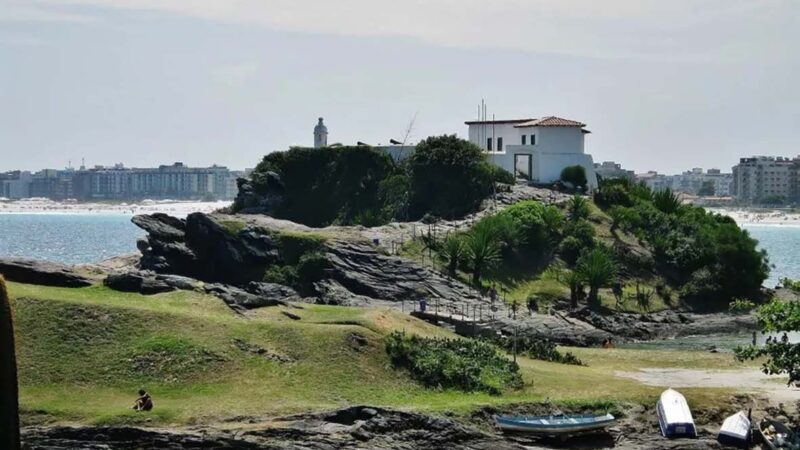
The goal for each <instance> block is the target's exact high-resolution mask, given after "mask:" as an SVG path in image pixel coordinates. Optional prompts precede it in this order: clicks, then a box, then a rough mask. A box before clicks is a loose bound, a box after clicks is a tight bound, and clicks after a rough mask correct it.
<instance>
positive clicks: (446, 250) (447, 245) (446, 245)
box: [439, 233, 467, 276]
mask: <svg viewBox="0 0 800 450" xmlns="http://www.w3.org/2000/svg"><path fill="white" fill-rule="evenodd" d="M439 256H440V257H441V258H442V259H443V260H444V261H445V262H446V263H447V273H448V274H450V276H455V274H456V270H457V269H458V266H459V264H461V262H462V261H464V258H466V256H467V247H466V246H465V245H464V239H463V238H462V237H461V236H459V235H457V234H455V233H453V234H451V235H449V236H447V238H446V239H445V240H444V242H442V248H441V249H440V250H439Z"/></svg>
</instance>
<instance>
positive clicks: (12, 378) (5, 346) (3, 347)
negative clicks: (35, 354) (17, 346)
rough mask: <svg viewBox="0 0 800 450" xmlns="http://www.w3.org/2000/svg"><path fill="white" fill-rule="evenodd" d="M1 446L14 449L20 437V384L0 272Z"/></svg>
mask: <svg viewBox="0 0 800 450" xmlns="http://www.w3.org/2000/svg"><path fill="white" fill-rule="evenodd" d="M0 448H7V449H10V450H17V449H19V448H20V441H19V388H18V386H17V359H16V356H15V351H14V325H13V322H12V320H11V305H10V301H9V298H8V288H7V287H6V282H5V279H3V276H2V275H0Z"/></svg>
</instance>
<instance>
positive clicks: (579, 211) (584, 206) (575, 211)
mask: <svg viewBox="0 0 800 450" xmlns="http://www.w3.org/2000/svg"><path fill="white" fill-rule="evenodd" d="M567 217H569V220H571V221H573V222H576V221H578V220H586V219H588V218H589V200H587V199H586V197H583V196H581V195H578V194H575V195H573V196H572V198H571V199H569V201H568V202H567Z"/></svg>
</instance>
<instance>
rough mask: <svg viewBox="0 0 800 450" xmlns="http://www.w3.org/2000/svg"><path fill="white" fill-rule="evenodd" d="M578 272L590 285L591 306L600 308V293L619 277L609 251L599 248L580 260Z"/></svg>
mask: <svg viewBox="0 0 800 450" xmlns="http://www.w3.org/2000/svg"><path fill="white" fill-rule="evenodd" d="M576 272H578V274H579V275H580V277H581V278H582V279H583V281H584V282H585V283H586V284H587V285H589V299H588V300H589V304H590V305H592V306H598V305H599V304H600V299H599V297H598V291H599V290H600V288H601V287H604V286H608V285H609V284H610V283H611V282H612V281H613V280H614V278H615V277H616V276H617V264H616V263H615V262H614V259H613V258H612V257H611V254H610V253H609V251H608V250H607V249H604V248H602V247H598V248H595V249H594V250H592V251H590V252H589V253H586V254H585V255H583V256H581V257H580V258H579V259H578V265H577V268H576Z"/></svg>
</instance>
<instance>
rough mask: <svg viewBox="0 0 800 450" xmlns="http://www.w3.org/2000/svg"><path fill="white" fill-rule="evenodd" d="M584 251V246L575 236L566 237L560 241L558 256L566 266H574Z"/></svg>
mask: <svg viewBox="0 0 800 450" xmlns="http://www.w3.org/2000/svg"><path fill="white" fill-rule="evenodd" d="M585 249H586V246H585V245H584V244H583V242H581V241H580V240H579V239H578V238H576V237H575V236H567V237H566V238H564V240H563V241H561V246H560V247H559V249H558V254H559V255H560V256H561V259H563V260H564V261H565V262H567V264H570V265H574V264H575V263H576V262H578V258H579V257H580V256H581V253H582V252H583V251H584V250H585Z"/></svg>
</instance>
